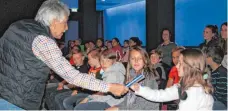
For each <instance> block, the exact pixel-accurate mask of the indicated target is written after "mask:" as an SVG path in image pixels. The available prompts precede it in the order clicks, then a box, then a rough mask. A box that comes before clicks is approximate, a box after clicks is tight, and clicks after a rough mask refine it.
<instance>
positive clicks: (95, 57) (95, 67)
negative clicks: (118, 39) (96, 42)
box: [63, 50, 102, 110]
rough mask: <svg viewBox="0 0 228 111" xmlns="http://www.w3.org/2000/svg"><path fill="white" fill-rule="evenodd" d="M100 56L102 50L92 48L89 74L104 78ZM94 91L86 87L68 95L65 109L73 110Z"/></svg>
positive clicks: (89, 59) (64, 104) (89, 54)
mask: <svg viewBox="0 0 228 111" xmlns="http://www.w3.org/2000/svg"><path fill="white" fill-rule="evenodd" d="M99 58H100V52H99V51H98V50H92V51H90V52H89V53H88V64H89V65H90V67H91V68H90V69H89V71H88V74H90V75H91V76H94V77H96V78H97V79H101V80H102V77H101V74H100V71H101V64H100V60H99ZM93 93H95V92H93V91H89V90H85V89H82V90H81V91H80V93H78V92H77V93H76V94H74V95H73V93H72V96H70V97H67V98H65V99H64V100H63V106H64V109H66V110H73V109H74V107H75V105H77V104H79V103H80V101H82V100H83V99H84V98H86V97H87V96H89V95H90V94H93Z"/></svg>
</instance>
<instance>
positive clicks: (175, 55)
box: [166, 47, 184, 88]
mask: <svg viewBox="0 0 228 111" xmlns="http://www.w3.org/2000/svg"><path fill="white" fill-rule="evenodd" d="M182 50H184V47H176V48H174V49H173V50H172V60H173V64H174V66H173V67H172V69H171V70H170V72H169V79H168V82H167V85H166V87H167V88H168V87H171V86H172V85H174V84H177V83H179V80H180V78H179V75H178V71H177V68H176V65H177V64H178V61H179V56H180V52H181V51H182Z"/></svg>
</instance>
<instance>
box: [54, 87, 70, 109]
mask: <svg viewBox="0 0 228 111" xmlns="http://www.w3.org/2000/svg"><path fill="white" fill-rule="evenodd" d="M71 93H72V90H68V91H66V92H61V93H59V94H57V95H56V96H55V103H56V110H64V107H63V100H64V99H65V98H67V97H70V96H71Z"/></svg>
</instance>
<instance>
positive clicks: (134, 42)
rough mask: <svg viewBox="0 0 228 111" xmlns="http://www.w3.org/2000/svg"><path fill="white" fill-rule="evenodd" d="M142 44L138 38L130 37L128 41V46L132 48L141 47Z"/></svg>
mask: <svg viewBox="0 0 228 111" xmlns="http://www.w3.org/2000/svg"><path fill="white" fill-rule="evenodd" d="M141 44H142V42H141V41H140V40H139V38H138V37H131V38H130V39H129V46H130V47H134V46H141Z"/></svg>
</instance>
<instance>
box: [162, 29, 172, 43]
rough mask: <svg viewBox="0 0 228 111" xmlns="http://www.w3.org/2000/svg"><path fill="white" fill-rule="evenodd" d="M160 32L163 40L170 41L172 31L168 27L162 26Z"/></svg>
mask: <svg viewBox="0 0 228 111" xmlns="http://www.w3.org/2000/svg"><path fill="white" fill-rule="evenodd" d="M161 34H162V40H163V41H164V42H170V40H171V37H172V33H171V31H170V30H169V29H168V28H163V29H162V32H161Z"/></svg>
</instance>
